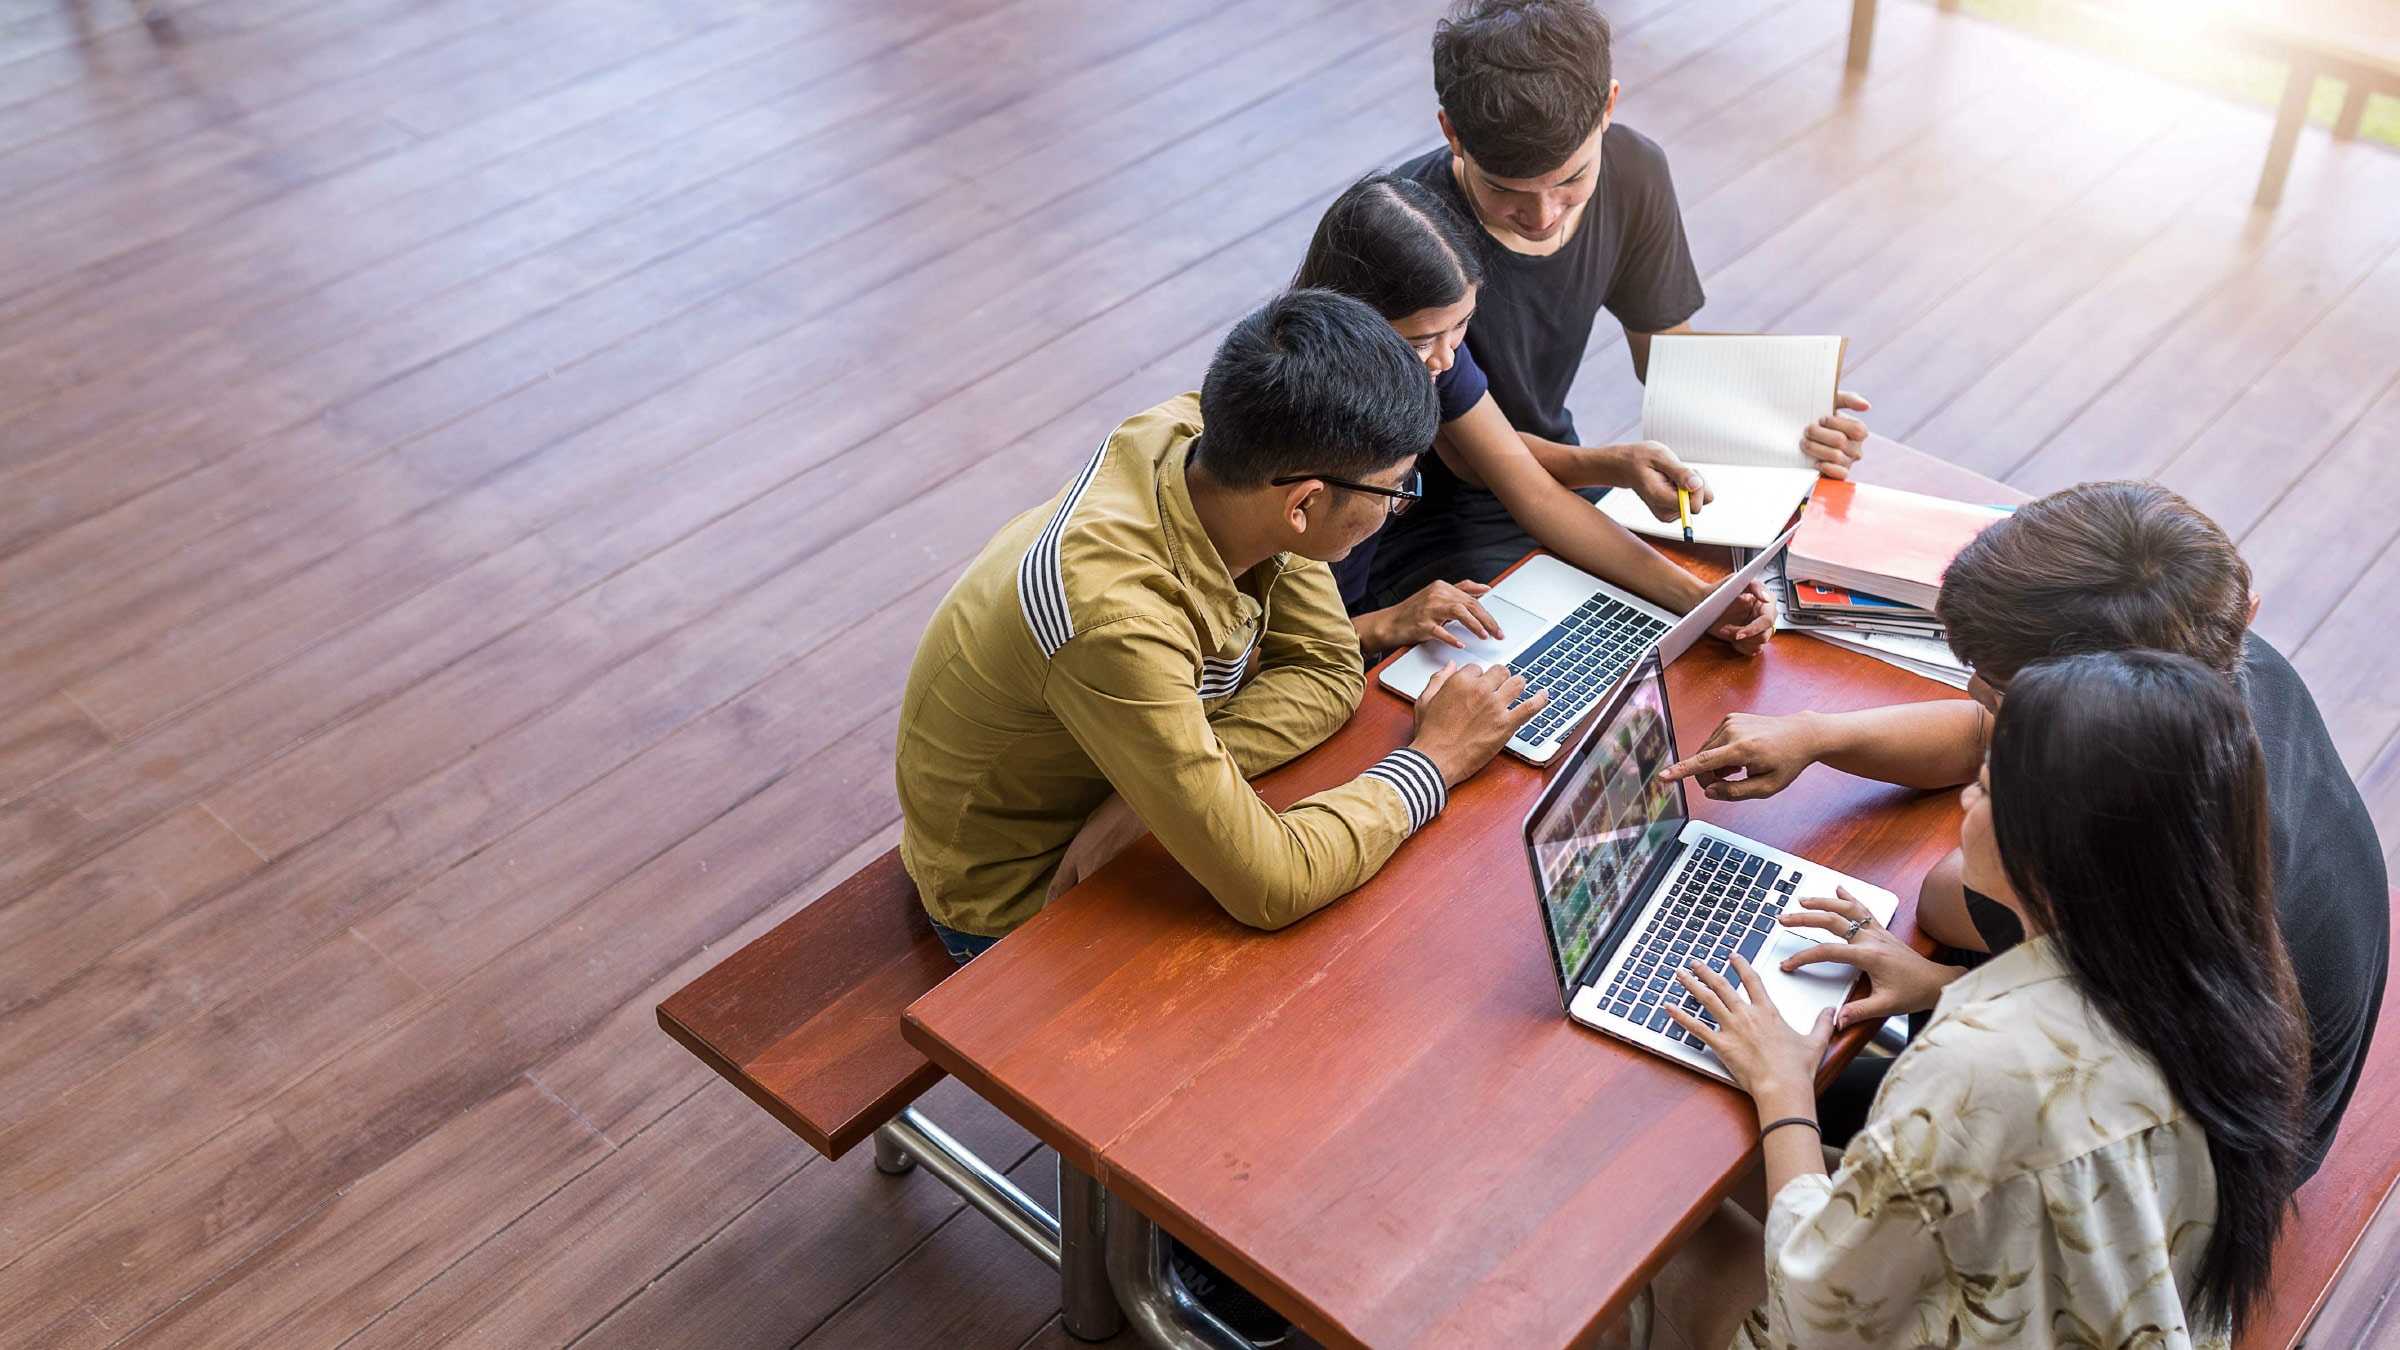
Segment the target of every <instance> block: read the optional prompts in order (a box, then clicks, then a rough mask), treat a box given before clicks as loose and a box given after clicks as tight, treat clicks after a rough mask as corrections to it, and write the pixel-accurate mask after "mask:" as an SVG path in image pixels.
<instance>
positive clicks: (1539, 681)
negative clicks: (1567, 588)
mask: <svg viewBox="0 0 2400 1350" xmlns="http://www.w3.org/2000/svg"><path fill="white" fill-rule="evenodd" d="M1666 631H1667V625H1666V624H1664V623H1661V622H1659V621H1658V620H1657V619H1654V618H1651V617H1650V616H1649V615H1647V614H1644V613H1642V612H1641V611H1640V610H1638V609H1635V608H1634V607H1633V606H1631V605H1628V604H1626V603H1624V602H1623V601H1621V600H1614V599H1611V598H1609V597H1608V596H1605V595H1595V596H1593V597H1592V598H1591V599H1589V600H1586V601H1584V602H1583V603H1582V604H1581V605H1579V606H1577V607H1576V610H1575V612H1574V613H1572V614H1569V615H1568V616H1567V617H1566V618H1564V619H1561V620H1559V621H1558V625H1557V626H1556V627H1554V628H1552V629H1551V630H1550V631H1549V632H1548V633H1546V634H1544V635H1543V636H1542V640H1541V641H1539V642H1537V643H1535V644H1533V645H1532V646H1530V647H1528V648H1526V649H1525V650H1524V651H1522V652H1519V653H1518V654H1517V659H1516V660H1514V661H1511V662H1509V663H1508V668H1509V669H1510V670H1511V671H1514V672H1515V673H1517V674H1519V675H1522V676H1524V677H1525V689H1526V692H1527V694H1528V695H1530V694H1531V693H1532V692H1533V691H1534V690H1537V689H1547V690H1549V691H1550V703H1549V706H1547V707H1545V708H1543V709H1542V710H1541V711H1540V712H1539V713H1536V714H1534V717H1533V720H1531V721H1529V722H1527V723H1526V724H1525V725H1524V726H1523V727H1521V728H1519V729H1518V731H1517V734H1516V736H1515V738H1514V739H1516V740H1519V741H1522V742H1524V743H1525V744H1526V745H1528V746H1538V745H1541V744H1544V743H1545V742H1547V741H1549V740H1550V738H1551V737H1553V736H1555V735H1557V734H1558V733H1559V732H1560V731H1561V730H1564V729H1565V728H1567V727H1569V726H1572V725H1574V722H1575V719H1576V718H1579V717H1581V716H1583V715H1584V714H1585V713H1586V712H1589V711H1591V707H1592V705H1593V704H1595V703H1597V702H1599V701H1600V696H1601V695H1602V694H1605V693H1607V692H1608V687H1609V686H1610V685H1611V684H1614V683H1615V682H1616V679H1617V677H1618V676H1619V675H1622V674H1624V673H1625V671H1626V669H1627V668H1628V667H1630V666H1631V665H1632V664H1633V663H1634V662H1636V661H1638V660H1640V659H1641V657H1642V653H1644V652H1646V651H1648V650H1650V647H1651V644H1653V643H1655V642H1657V641H1658V639H1659V638H1660V637H1661V636H1662V635H1664V634H1665V633H1666Z"/></svg>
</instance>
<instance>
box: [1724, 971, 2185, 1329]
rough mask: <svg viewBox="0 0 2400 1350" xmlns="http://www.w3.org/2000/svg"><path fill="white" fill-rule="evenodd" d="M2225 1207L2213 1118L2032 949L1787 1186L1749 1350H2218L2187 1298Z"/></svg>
mask: <svg viewBox="0 0 2400 1350" xmlns="http://www.w3.org/2000/svg"><path fill="white" fill-rule="evenodd" d="M2216 1205H2217V1197H2216V1171H2215V1169H2214V1168H2213V1167H2212V1166H2211V1165H2210V1163H2209V1158H2208V1141H2207V1139H2206V1138H2205V1137H2204V1136H2203V1135H2202V1133H2201V1130H2200V1127H2199V1125H2197V1124H2196V1123H2194V1122H2193V1121H2192V1120H2190V1119H2189V1118H2188V1117H2186V1116H2185V1115H2184V1113H2183V1109H2182V1107H2180V1106H2178V1105H2177V1104H2176V1102H2175V1100H2174V1098H2173V1097H2172V1096H2170V1095H2169V1094H2168V1092H2167V1085H2166V1082H2165V1080H2164V1079H2162V1078H2161V1077H2159V1074H2158V1071H2157V1069H2156V1068H2155V1067H2154V1066H2153V1065H2152V1063H2151V1061H2150V1060H2149V1058H2148V1057H2147V1056H2145V1055H2144V1054H2142V1053H2141V1052H2140V1051H2138V1050H2136V1049H2134V1048H2133V1047H2132V1046H2131V1045H2129V1044H2128V1043H2126V1042H2125V1041H2124V1040H2123V1039H2122V1038H2120V1037H2119V1036H2118V1035H2117V1034H2116V1033H2115V1032H2114V1031H2113V1030H2112V1029H2111V1028H2109V1027H2108V1026H2107V1025H2106V1024H2105V1023H2104V1022H2103V1021H2102V1020H2101V1018H2100V1015H2099V1013H2098V1012H2097V1010H2095V1009H2094V1008H2093V1007H2092V1006H2091V1005H2090V1004H2089V1003H2087V1002H2086V1001H2085V1000H2084V998H2083V996H2082V995H2081V994H2080V993H2079V992H2077V990H2076V988H2075V985H2074V983H2073V982H2072V981H2070V980H2069V979H2068V978H2067V973H2066V970H2065V968H2064V966H2063V965H2062V964H2061V961H2060V958H2059V955H2058V952H2057V949H2056V947H2055V945H2054V944H2052V943H2051V942H2050V941H2048V940H2047V939H2036V940H2034V941H2031V942H2026V943H2023V944H2021V945H2019V946H2017V947H2014V948H2012V949H2010V950H2009V951H2008V952H2006V953H2004V954H2002V955H2000V956H1998V957H1995V958H1994V959H1992V960H1991V961H1990V962H1988V963H1986V964H1985V965H1983V966H1982V967H1980V968H1978V969H1976V970H1974V971H1971V972H1969V973H1968V974H1966V975H1965V976H1963V977H1961V978H1960V979H1959V980H1957V981H1955V982H1954V983H1952V984H1951V985H1950V987H1949V988H1948V989H1946V990H1945V991H1943V994H1942V997H1941V1002H1940V1003H1939V1005H1938V1006H1937V1007H1936V1008H1935V1009H1934V1015H1933V1018H1932V1020H1931V1021H1930V1022H1929V1023H1928V1024H1927V1026H1926V1028H1925V1030H1924V1031H1923V1032H1921V1033H1920V1034H1919V1035H1918V1036H1917V1038H1916V1040H1915V1041H1914V1042H1913V1043H1912V1044H1911V1045H1910V1046H1909V1048H1908V1049H1907V1050H1906V1051H1905V1052H1903V1053H1902V1054H1901V1056H1900V1058H1899V1060H1898V1062H1897V1063H1895V1064H1894V1065H1893V1066H1892V1071H1891V1073H1890V1074H1888V1075H1887V1076H1886V1077H1885V1079H1884V1083H1883V1088H1882V1091H1881V1092H1880V1093H1879V1094H1878V1095H1877V1097H1876V1099H1875V1106H1874V1109H1873V1111H1872V1112H1871V1113H1870V1114H1869V1116H1868V1122H1867V1126H1866V1128H1865V1129H1863V1130H1861V1131H1860V1132H1859V1134H1858V1136H1857V1137H1856V1138H1855V1139H1853V1140H1852V1141H1851V1143H1850V1147H1849V1149H1848V1151H1847V1152H1845V1153H1844V1154H1843V1155H1842V1163H1841V1167H1840V1168H1839V1169H1838V1170H1836V1171H1835V1172H1834V1174H1833V1175H1832V1176H1830V1177H1828V1176H1804V1177H1798V1178H1795V1179H1794V1180H1792V1181H1791V1182H1789V1183H1787V1184H1786V1185H1785V1186H1784V1188H1783V1189H1782V1190H1781V1191H1780V1192H1778V1193H1777V1194H1776V1196H1775V1203H1774V1205H1773V1207H1772V1209H1771V1211H1770V1212H1769V1214H1768V1217H1767V1299H1766V1302H1764V1303H1762V1304H1760V1305H1759V1306H1758V1307H1757V1308H1755V1309H1753V1310H1752V1311H1751V1314H1750V1317H1749V1320H1748V1322H1747V1323H1746V1324H1745V1325H1744V1326H1743V1328H1742V1330H1741V1331H1740V1332H1739V1333H1738V1334H1737V1335H1736V1336H1735V1337H1734V1345H1735V1346H1736V1347H1741V1348H1743V1350H1787V1348H1789V1347H1803V1346H1805V1347H1809V1350H1816V1347H1822V1346H1835V1347H1848V1346H1858V1347H1872V1348H1873V1350H1884V1347H1901V1346H2024V1345H2053V1346H2062V1347H2076V1348H2078V1350H2083V1348H2089V1350H2121V1348H2122V1350H2133V1348H2135V1347H2139V1348H2140V1350H2149V1348H2150V1347H2180V1346H2202V1347H2224V1346H2227V1345H2229V1344H2230V1341H2229V1338H2228V1336H2227V1334H2226V1332H2225V1331H2224V1330H2223V1329H2221V1328H2214V1327H2207V1326H2203V1327H2198V1328H2195V1327H2192V1326H2190V1325H2188V1324H2187V1320H2186V1319H2187V1309H2186V1307H2185V1302H2184V1294H2183V1290H2184V1289H2185V1288H2186V1287H2188V1285H2189V1283H2190V1281H2191V1279H2192V1276H2193V1274H2194V1273H2195V1272H2196V1271H2197V1270H2198V1269H2199V1264H2200V1254H2201V1250H2202V1249H2203V1248H2204V1247H2205V1246H2206V1245H2207V1242H2208V1235H2209V1231H2210V1229H2211V1228H2212V1226H2213V1225H2214V1223H2215V1220H2216Z"/></svg>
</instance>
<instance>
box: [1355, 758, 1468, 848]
mask: <svg viewBox="0 0 2400 1350" xmlns="http://www.w3.org/2000/svg"><path fill="white" fill-rule="evenodd" d="M1362 776H1363V777H1367V778H1380V779H1382V780H1383V781H1384V782H1386V783H1389V784H1391V785H1392V787H1393V789H1394V790H1395V791H1397V792H1398V793H1399V794H1400V804H1401V805H1402V806H1405V807H1406V808H1408V829H1409V833H1411V834H1414V833H1416V832H1417V831H1418V830H1421V829H1424V828H1425V822H1426V821H1429V820H1431V819H1433V818H1434V817H1435V816H1437V815H1440V814H1441V810H1442V808H1443V807H1444V806H1446V805H1448V804H1449V802H1450V789H1449V788H1448V787H1447V786H1445V785H1444V784H1443V782H1442V771H1441V770H1440V769H1437V768H1435V767H1433V761H1432V760H1431V759H1429V758H1427V757H1426V756H1425V755H1424V754H1423V753H1422V752H1421V751H1416V750H1407V749H1402V750H1394V751H1393V752H1392V753H1390V754H1388V755H1385V756H1384V757H1383V758H1381V759H1379V760H1377V761H1375V763H1374V764H1373V765H1372V766H1370V767H1369V768H1368V769H1367V771H1366V773H1365V774H1364V775H1362Z"/></svg>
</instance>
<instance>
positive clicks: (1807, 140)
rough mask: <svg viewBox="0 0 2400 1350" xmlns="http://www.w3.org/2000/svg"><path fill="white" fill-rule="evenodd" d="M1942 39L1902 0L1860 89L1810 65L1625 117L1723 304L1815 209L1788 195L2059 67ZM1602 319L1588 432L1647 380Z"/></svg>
mask: <svg viewBox="0 0 2400 1350" xmlns="http://www.w3.org/2000/svg"><path fill="white" fill-rule="evenodd" d="M1944 36H1945V35H1944V33H1943V31H1942V30H1941V27H1940V25H1939V24H1938V23H1937V22H1936V21H1935V20H1934V19H1933V18H1932V17H1931V16H1930V15H1927V14H1924V13H1923V12H1921V11H1918V10H1915V9H1912V8H1903V9H1900V10H1896V11H1895V12H1894V14H1893V15H1892V16H1891V22H1890V24H1889V25H1888V31H1887V33H1886V35H1885V37H1884V40H1883V45H1884V60H1883V62H1882V70H1881V73H1879V74H1878V76H1877V77H1876V79H1874V80H1873V81H1871V82H1869V83H1867V84H1866V85H1865V86H1863V87H1853V85H1852V83H1851V82H1849V81H1847V80H1845V79H1844V78H1843V77H1842V76H1841V74H1840V71H1839V68H1838V67H1836V66H1833V65H1832V64H1831V63H1820V64H1818V65H1815V66H1808V65H1803V66H1799V67H1795V68H1794V69H1793V70H1792V71H1791V72H1789V73H1787V74H1786V75H1784V76H1783V77H1781V78H1778V79H1776V80H1774V81H1771V82H1769V83H1768V84H1766V85H1765V86H1762V87H1761V88H1759V89H1757V90H1756V91H1754V92H1753V93H1751V94H1749V95H1747V96H1745V97H1743V98H1741V99H1740V100H1738V101H1737V102H1735V103H1733V104H1731V105H1729V106H1727V107H1725V108H1724V109H1722V110H1721V111H1718V112H1716V113H1714V114H1713V115H1711V116H1709V117H1708V118H1707V119H1706V120H1705V121H1703V122H1701V123H1699V124H1698V125H1696V126H1691V127H1688V128H1681V129H1678V128H1675V127H1673V126H1672V125H1669V126H1667V127H1663V128H1651V127H1649V126H1648V125H1647V124H1645V123H1643V122H1640V121H1634V122H1632V123H1631V124H1632V125H1635V126H1637V127H1642V128H1643V129H1645V130H1654V131H1656V133H1657V134H1658V136H1659V137H1660V139H1661V140H1662V143H1663V144H1664V145H1665V147H1666V149H1667V151H1668V154H1669V156H1670V158H1671V161H1672V163H1673V167H1674V173H1675V182H1676V189H1677V195H1678V197H1679V199H1680V200H1681V202H1682V205H1683V209H1684V222H1685V228H1686V232H1687V233H1688V235H1689V236H1690V239H1691V245H1692V250H1693V255H1694V258H1695V260H1696V261H1697V262H1698V263H1699V265H1700V266H1701V268H1702V272H1703V277H1704V279H1708V285H1709V286H1710V288H1711V293H1712V294H1714V295H1716V296H1717V297H1718V299H1719V300H1720V301H1722V300H1724V299H1726V298H1728V297H1729V295H1731V294H1734V293H1735V292H1729V291H1728V289H1727V286H1725V285H1720V284H1719V283H1718V282H1716V281H1715V280H1713V279H1712V278H1713V276H1714V274H1715V273H1716V272H1718V271H1721V270H1722V269H1724V268H1726V267H1728V266H1730V265H1733V264H1736V263H1739V262H1740V261H1741V260H1742V259H1743V258H1745V257H1746V256H1748V254H1749V253H1750V252H1751V251H1752V250H1754V249H1755V248H1757V247H1759V246H1760V245H1761V244H1762V243H1763V242H1764V241H1766V240H1769V239H1772V238H1774V237H1775V236H1776V235H1777V233H1778V231H1779V230H1780V229H1781V228H1782V227H1783V225H1784V224H1785V223H1786V222H1789V221H1791V220H1792V219H1794V217H1795V214H1798V215H1802V216H1805V215H1807V214H1808V212H1807V211H1798V212H1797V213H1796V211H1795V206H1794V203H1800V202H1805V203H1809V204H1811V206H1812V207H1813V206H1814V205H1815V204H1817V203H1819V202H1821V201H1822V200H1823V199H1824V198H1826V197H1827V196H1828V195H1829V193H1831V194H1835V195H1838V194H1840V193H1842V192H1845V191H1847V190H1848V185H1850V184H1851V183H1853V182H1854V181H1857V180H1860V179H1867V178H1871V177H1873V176H1874V175H1875V174H1876V173H1877V172H1879V171H1881V170H1883V169H1884V168H1886V166H1887V165H1888V164H1889V163H1890V162H1891V161H1892V160H1894V159H1898V158H1905V157H1908V156H1910V155H1913V154H1921V153H1924V152H1923V151H1922V150H1921V149H1919V148H1918V147H1919V146H1920V144H1921V141H1922V139H1923V138H1925V137H1926V136H1927V135H1928V131H1927V128H1928V127H1930V128H1932V130H1933V134H1934V135H1935V138H1936V141H1937V143H1940V142H1942V141H1944V140H1946V133H1947V132H1948V130H1949V129H1950V128H1952V127H1953V126H1955V125H1961V124H1963V125H1965V126H1966V127H1968V128H1970V129H1972V128H1974V127H1976V126H1978V125H1980V124H1982V123H1984V122H1986V121H1988V120H1989V119H1988V118H1984V117H1979V116H1978V115H1977V114H1976V112H1975V109H1976V108H1977V107H1978V106H1979V105H1978V103H1977V100H1978V99H1980V98H1983V97H1986V96H1989V97H1999V96H2000V95H2001V93H2002V92H2003V91H2005V90H2006V89H2008V88H2009V86H2010V83H2011V81H2017V82H2023V81H2029V80H2032V79H2035V78H2038V77H2039V76H2040V73H2041V72H2042V71H2044V70H2050V69H2054V68H2055V53H2054V52H2050V53H2049V55H2047V56H2041V53H2043V52H2049V49H2035V50H2028V49H2026V48H2024V47H2019V46H2015V45H2003V46H2001V47H2000V48H1999V49H1998V50H1997V51H1990V50H1984V49H1982V48H1978V49H1976V50H1974V51H1973V52H1971V53H1970V52H1967V51H1962V50H1960V49H1958V48H1957V47H1956V46H1954V45H1952V44H1951V43H1949V42H1946V41H1944V40H1942V39H1943V38H1944ZM2037 56H2041V59H2037ZM1637 110H1638V105H1637ZM1954 119H1956V120H1955V121H1954ZM1829 184H1830V185H1837V186H1834V187H1832V188H1830V189H1829V187H1828V185H1829ZM1834 219H1836V218H1832V217H1826V216H1823V215H1819V216H1816V217H1814V225H1815V227H1817V228H1819V229H1822V228H1823V227H1825V226H1827V225H1829V224H1831V223H1832V222H1833V220H1834ZM1838 237H1839V236H1838V234H1837V236H1836V238H1837V239H1838ZM1799 254H1800V257H1801V258H1802V261H1801V262H1800V263H1799V264H1798V266H1799V268H1800V270H1801V271H1802V272H1803V273H1805V274H1810V275H1813V274H1815V272H1816V270H1817V268H1816V258H1815V256H1814V254H1813V252H1812V251H1811V250H1807V249H1802V250H1799ZM1739 280H1740V278H1738V277H1737V278H1735V279H1734V282H1733V283H1730V284H1737V285H1738V283H1739ZM1713 313H1714V311H1712V310H1704V311H1703V315H1704V316H1709V315H1713ZM1704 322H1714V320H1713V318H1706V317H1704ZM1598 327H1599V329H1600V331H1599V332H1597V333H1596V334H1595V340H1594V342H1593V343H1592V345H1591V347H1590V349H1589V350H1588V351H1587V352H1586V354H1585V357H1584V362H1583V365H1582V367H1581V369H1580V371H1579V372H1578V377H1577V382H1576V392H1575V394H1574V396H1573V397H1572V399H1571V400H1570V405H1571V406H1572V407H1573V408H1574V409H1575V410H1576V411H1577V414H1578V418H1577V421H1578V428H1579V430H1581V431H1582V432H1583V434H1584V435H1585V437H1586V438H1587V439H1594V440H1597V439H1603V438H1604V433H1606V432H1607V431H1608V430H1609V429H1610V428H1614V427H1619V426H1623V425H1628V424H1630V423H1632V422H1633V421H1634V420H1635V419H1636V417H1637V414H1638V412H1639V408H1640V396H1641V395H1640V386H1639V385H1638V384H1637V383H1635V382H1633V381H1631V380H1627V379H1626V378H1625V374H1626V372H1627V371H1628V370H1629V369H1630V366H1629V365H1628V362H1627V357H1626V354H1625V348H1624V342H1623V337H1622V335H1621V334H1620V333H1619V332H1617V331H1616V330H1615V328H1614V326H1613V325H1610V324H1607V323H1605V322H1603V323H1601V324H1600V325H1598Z"/></svg>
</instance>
